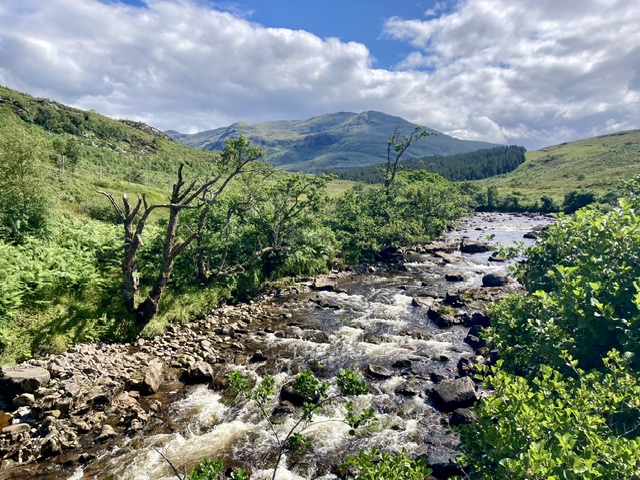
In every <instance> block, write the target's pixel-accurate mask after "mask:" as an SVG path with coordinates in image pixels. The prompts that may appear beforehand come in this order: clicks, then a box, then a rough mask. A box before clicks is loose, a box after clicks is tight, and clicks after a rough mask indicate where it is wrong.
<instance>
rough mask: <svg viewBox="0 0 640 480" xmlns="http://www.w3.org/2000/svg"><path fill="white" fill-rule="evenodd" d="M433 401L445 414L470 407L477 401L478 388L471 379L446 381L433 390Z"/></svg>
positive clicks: (463, 378)
mask: <svg viewBox="0 0 640 480" xmlns="http://www.w3.org/2000/svg"><path fill="white" fill-rule="evenodd" d="M430 394H431V399H432V400H433V401H434V403H435V404H436V406H437V407H438V408H439V409H440V410H441V411H443V412H451V411H453V410H455V409H456V408H465V407H470V406H471V405H473V404H474V403H475V402H476V401H477V397H476V386H475V384H474V383H473V380H471V378H469V377H462V378H458V379H456V380H444V381H443V382H441V383H438V384H437V385H435V386H434V387H433V389H432V390H431V393H430Z"/></svg>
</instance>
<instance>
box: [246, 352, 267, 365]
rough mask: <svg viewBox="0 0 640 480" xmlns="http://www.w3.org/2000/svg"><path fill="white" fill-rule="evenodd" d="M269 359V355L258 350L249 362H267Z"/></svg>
mask: <svg viewBox="0 0 640 480" xmlns="http://www.w3.org/2000/svg"><path fill="white" fill-rule="evenodd" d="M267 360H268V357H267V356H266V355H265V354H264V353H262V351H261V350H257V351H256V352H255V353H254V354H253V355H251V358H250V359H249V362H250V363H260V362H266V361H267Z"/></svg>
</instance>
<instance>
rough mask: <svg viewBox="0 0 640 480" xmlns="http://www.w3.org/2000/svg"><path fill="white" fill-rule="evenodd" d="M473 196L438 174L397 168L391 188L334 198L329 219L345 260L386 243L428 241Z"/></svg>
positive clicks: (382, 247)
mask: <svg viewBox="0 0 640 480" xmlns="http://www.w3.org/2000/svg"><path fill="white" fill-rule="evenodd" d="M468 202H469V199H468V198H467V197H466V196H465V195H464V194H463V193H462V192H461V190H460V188H459V187H458V186H457V185H456V184H454V183H451V182H449V181H447V180H445V179H444V178H442V177H441V176H440V175H437V174H433V173H428V172H426V171H424V170H416V171H412V172H399V173H398V174H397V176H396V177H395V179H394V182H393V183H391V184H390V185H389V186H388V187H383V186H372V187H368V188H364V187H361V186H359V187H356V188H354V189H353V190H351V191H349V192H347V193H346V194H345V195H344V196H342V197H341V198H339V199H337V200H336V205H335V209H334V212H332V216H331V218H330V220H329V223H330V225H331V227H332V229H333V230H334V231H335V233H336V237H337V238H338V240H339V241H340V243H341V245H342V250H343V255H344V257H345V258H346V260H347V262H349V263H353V262H357V261H359V260H360V259H361V258H363V257H364V258H367V257H369V258H371V257H374V256H375V255H376V254H378V253H379V252H381V251H383V250H385V249H386V248H388V247H400V246H406V245H414V244H418V243H423V242H427V241H429V240H432V239H434V238H435V237H437V236H438V235H440V234H442V232H444V230H445V229H446V228H447V227H449V226H450V225H452V224H453V223H454V222H455V221H457V220H458V219H459V218H460V217H462V216H463V215H464V214H465V213H466V212H467V207H466V206H467V204H468Z"/></svg>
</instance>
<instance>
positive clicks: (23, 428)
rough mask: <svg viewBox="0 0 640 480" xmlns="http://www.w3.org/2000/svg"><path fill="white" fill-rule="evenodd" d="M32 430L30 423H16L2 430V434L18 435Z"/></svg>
mask: <svg viewBox="0 0 640 480" xmlns="http://www.w3.org/2000/svg"><path fill="white" fill-rule="evenodd" d="M30 430H31V426H30V425H29V424H28V423H15V424H13V425H8V426H6V427H4V428H3V429H2V433H8V434H12V435H17V434H18V433H26V432H29V431H30Z"/></svg>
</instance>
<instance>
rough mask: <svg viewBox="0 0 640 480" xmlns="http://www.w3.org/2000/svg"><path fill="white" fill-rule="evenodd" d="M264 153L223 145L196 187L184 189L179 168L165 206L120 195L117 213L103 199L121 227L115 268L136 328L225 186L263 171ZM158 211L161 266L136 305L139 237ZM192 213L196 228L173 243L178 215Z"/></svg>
mask: <svg viewBox="0 0 640 480" xmlns="http://www.w3.org/2000/svg"><path fill="white" fill-rule="evenodd" d="M264 155H265V152H264V151H263V150H260V149H259V148H256V147H253V146H251V142H250V141H249V140H246V139H245V138H244V137H243V136H240V137H239V138H237V139H228V140H227V145H226V146H225V149H224V151H223V152H222V155H221V157H220V160H219V162H218V164H217V167H218V172H217V174H216V175H215V176H214V177H213V178H210V179H208V180H206V181H204V182H203V183H201V184H200V185H198V183H197V181H195V180H194V181H192V182H191V183H189V184H187V183H186V182H185V180H184V177H183V168H184V164H180V167H179V168H178V181H177V182H176V183H175V184H174V185H173V189H172V192H171V197H170V199H169V202H168V203H165V204H153V205H149V204H148V203H147V201H146V198H145V196H144V195H142V196H138V200H137V203H136V204H135V205H133V204H132V203H131V202H130V201H129V199H128V197H127V196H126V195H123V199H122V200H123V206H122V207H121V206H120V205H119V204H118V203H117V202H116V200H115V199H114V198H113V196H112V195H110V194H108V193H106V192H100V193H102V194H103V195H105V196H106V197H107V198H108V199H109V201H110V202H111V204H112V205H113V207H114V209H115V210H116V212H117V214H118V216H119V217H120V219H121V221H122V224H123V226H124V249H123V250H124V255H123V258H122V260H121V261H120V262H119V263H120V266H121V268H122V278H123V296H124V302H125V305H126V307H127V309H129V311H131V312H132V313H135V315H136V322H137V323H138V324H139V325H145V324H146V323H148V322H149V320H150V319H151V318H153V316H154V315H155V314H156V313H157V312H158V308H159V302H160V299H161V297H162V294H163V293H164V290H165V289H166V287H167V284H168V283H169V279H170V278H171V273H172V272H173V267H174V264H175V261H176V258H177V257H178V256H179V255H180V254H181V253H182V252H183V251H184V250H185V249H186V248H187V247H188V246H189V245H190V244H191V242H193V241H194V240H195V239H197V238H198V237H199V236H200V235H201V234H202V230H203V228H204V221H205V218H206V216H207V213H208V212H209V210H210V209H211V207H212V206H213V205H215V204H216V202H218V200H219V198H220V196H221V195H222V193H223V192H224V191H225V190H226V188H227V187H228V186H229V184H230V182H231V181H232V180H233V179H234V178H235V177H236V176H238V175H240V174H242V173H247V172H255V173H258V174H259V173H260V172H263V171H264V170H265V168H266V166H265V165H264V164H263V163H261V162H259V161H258V160H260V159H261V158H262V157H264ZM157 209H165V210H168V212H169V218H168V221H167V224H166V230H165V235H164V242H163V247H162V260H161V265H160V267H159V269H158V274H157V276H156V279H155V281H154V282H153V285H152V288H151V291H150V292H149V293H148V294H147V295H146V298H145V299H144V300H143V301H142V302H140V303H138V300H137V297H138V296H139V290H140V280H139V268H138V253H139V250H140V247H141V246H142V233H143V231H144V229H145V227H146V225H147V222H148V220H149V216H150V215H151V213H152V212H153V211H155V210H157ZM188 209H195V210H198V211H199V216H198V222H197V226H196V228H195V229H194V230H193V231H192V232H191V233H189V234H188V235H187V236H186V237H185V238H179V237H178V226H179V224H180V214H181V212H182V211H183V210H188Z"/></svg>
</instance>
